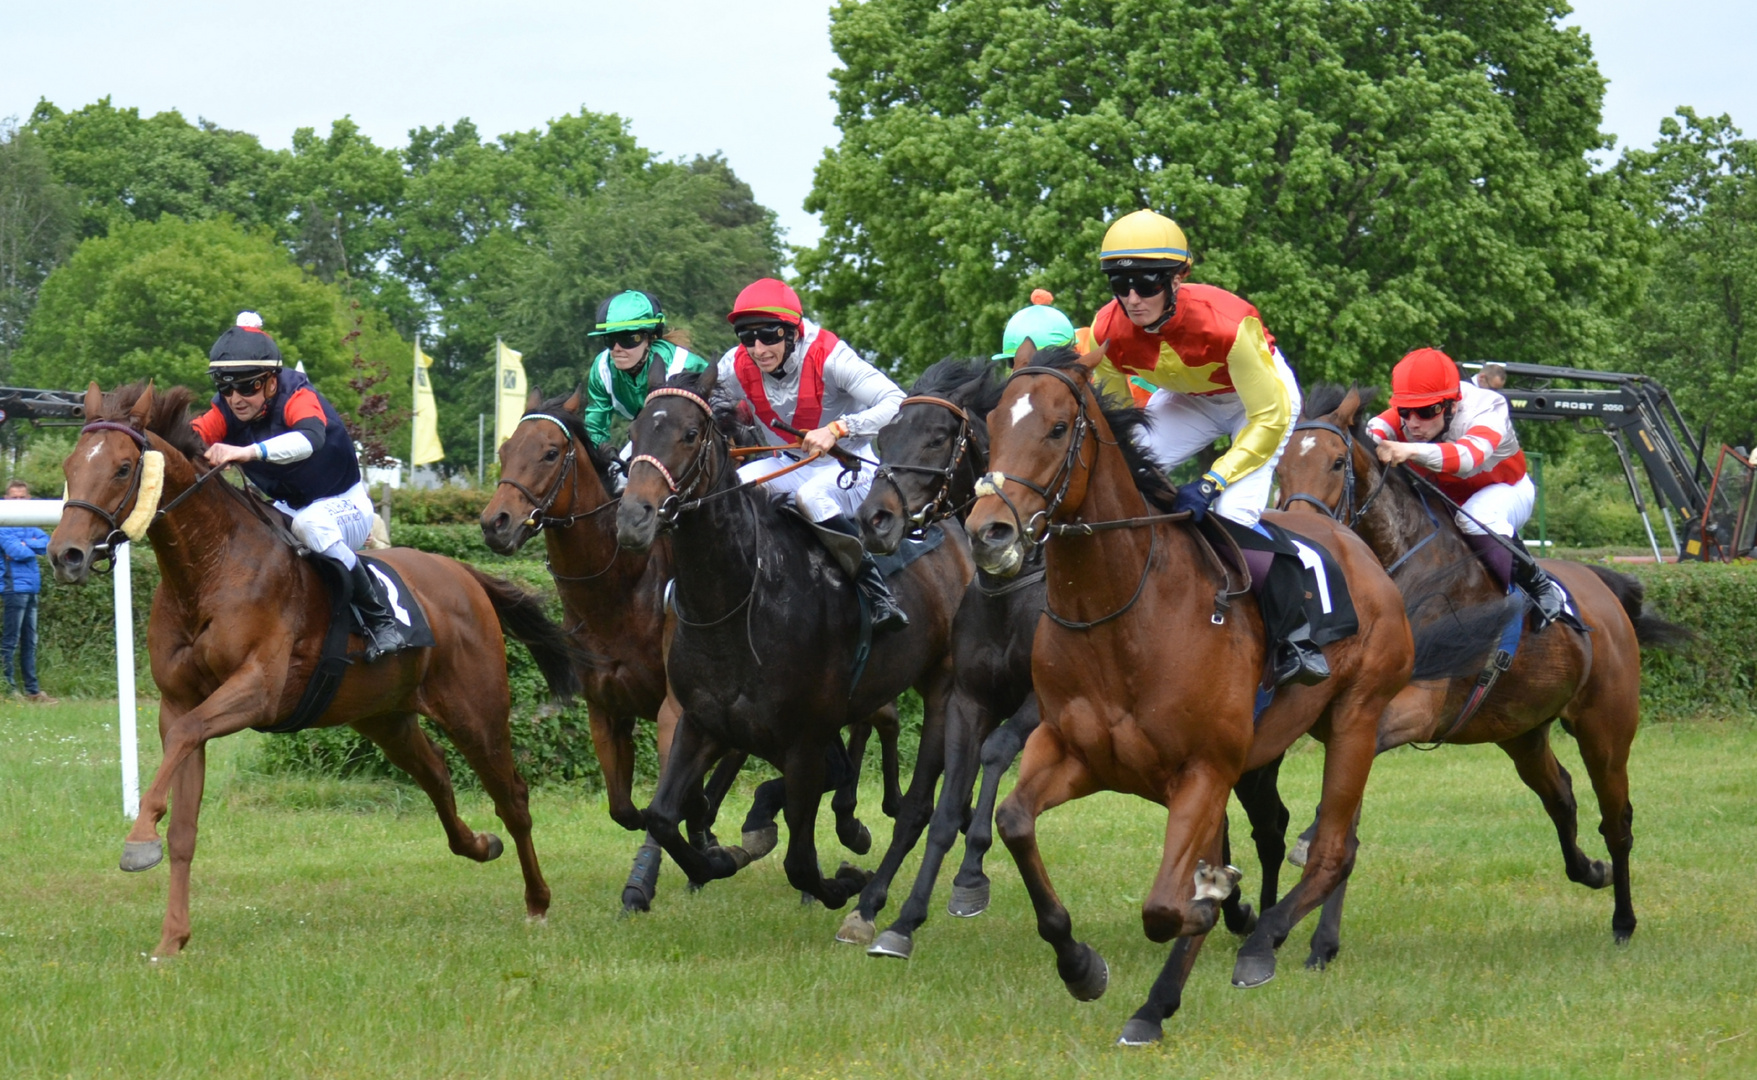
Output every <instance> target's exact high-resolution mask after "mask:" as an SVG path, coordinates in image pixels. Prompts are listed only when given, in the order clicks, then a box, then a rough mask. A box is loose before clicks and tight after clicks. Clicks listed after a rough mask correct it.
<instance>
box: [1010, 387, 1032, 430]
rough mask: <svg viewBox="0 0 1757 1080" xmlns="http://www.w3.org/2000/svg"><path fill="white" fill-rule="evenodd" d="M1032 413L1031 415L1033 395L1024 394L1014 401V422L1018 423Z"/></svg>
mask: <svg viewBox="0 0 1757 1080" xmlns="http://www.w3.org/2000/svg"><path fill="white" fill-rule="evenodd" d="M1030 415H1031V395H1030V394H1024V395H1022V396H1021V397H1020V398H1019V400H1018V401H1015V402H1013V423H1014V424H1017V423H1018V422H1019V421H1021V420H1023V419H1025V418H1026V417H1027V416H1030Z"/></svg>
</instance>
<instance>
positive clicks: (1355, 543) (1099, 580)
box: [968, 346, 1415, 1044]
mask: <svg viewBox="0 0 1757 1080" xmlns="http://www.w3.org/2000/svg"><path fill="white" fill-rule="evenodd" d="M1032 354H1033V350H1031V349H1030V348H1029V346H1028V347H1027V348H1025V349H1021V350H1020V354H1019V360H1018V364H1019V365H1020V366H1016V367H1015V369H1014V372H1013V377H1012V379H1011V381H1010V382H1009V383H1008V385H1007V389H1006V392H1005V394H1004V395H1003V396H1002V398H1001V401H1000V404H999V405H998V406H997V407H996V408H995V410H994V411H993V412H992V413H990V414H989V441H990V445H991V450H990V461H991V468H992V469H993V470H994V471H993V472H991V473H989V474H988V476H987V477H986V478H985V479H984V482H983V485H982V486H981V488H979V491H981V492H986V493H985V494H984V495H983V497H982V498H981V499H979V500H978V501H977V503H976V505H975V507H974V508H973V509H972V511H971V513H970V517H969V523H968V526H969V531H970V536H971V540H972V543H973V545H974V550H975V553H976V558H977V561H978V563H979V565H981V566H982V567H983V568H984V569H986V570H988V571H990V572H991V573H999V574H1003V575H1004V574H1009V573H1012V572H1016V570H1017V569H1018V567H1019V566H1020V565H1021V563H1022V561H1023V558H1024V551H1025V548H1026V546H1027V545H1030V544H1037V543H1042V544H1046V545H1047V560H1048V561H1047V571H1048V581H1049V593H1048V602H1047V605H1046V608H1045V615H1046V618H1044V619H1043V620H1042V621H1041V622H1040V623H1039V624H1038V628H1037V637H1036V641H1035V643H1034V645H1033V649H1032V678H1033V681H1034V683H1035V685H1036V687H1037V694H1038V698H1039V701H1040V703H1041V711H1042V722H1041V724H1040V725H1039V726H1038V728H1037V730H1036V731H1034V732H1032V734H1031V737H1030V739H1029V740H1028V741H1027V742H1026V744H1025V753H1024V757H1023V761H1022V764H1021V766H1020V772H1019V782H1018V786H1017V787H1015V788H1014V789H1013V792H1012V794H1011V795H1009V796H1008V797H1007V800H1006V802H1005V803H1004V804H1002V806H1001V808H1000V810H999V813H998V814H997V815H996V824H997V826H998V828H999V829H1000V832H1001V836H1002V838H1003V839H1004V840H1005V841H1006V845H1007V848H1008V849H1009V850H1010V851H1011V852H1012V853H1013V858H1014V859H1015V860H1016V861H1017V862H1018V865H1019V872H1020V874H1021V876H1023V878H1024V879H1025V887H1026V889H1027V890H1028V891H1029V892H1030V894H1031V902H1032V905H1033V907H1034V908H1035V909H1036V911H1037V929H1038V933H1039V934H1040V935H1042V937H1043V938H1044V940H1046V941H1048V942H1049V943H1050V945H1051V946H1053V947H1054V949H1055V954H1056V969H1057V972H1058V973H1059V974H1060V976H1061V978H1062V980H1063V981H1064V982H1065V983H1066V985H1067V987H1068V990H1069V992H1070V993H1072V994H1073V995H1074V996H1075V997H1076V998H1078V999H1079V1000H1082V1001H1088V1000H1092V999H1094V998H1096V997H1098V996H1099V995H1100V994H1102V993H1103V992H1104V988H1105V985H1106V983H1107V981H1108V978H1109V975H1108V969H1107V968H1106V966H1105V964H1104V961H1103V960H1102V959H1101V958H1100V957H1099V956H1098V954H1097V952H1095V951H1094V950H1093V949H1092V948H1091V946H1089V945H1086V944H1084V943H1081V942H1078V941H1076V940H1075V939H1074V935H1073V925H1072V921H1071V919H1070V917H1069V915H1068V911H1067V909H1066V908H1065V907H1063V906H1062V903H1061V901H1060V899H1058V898H1057V896H1056V894H1055V890H1054V889H1053V888H1052V887H1051V885H1050V881H1049V875H1048V873H1047V871H1046V870H1045V868H1044V865H1043V860H1042V857H1041V856H1040V855H1039V854H1038V850H1037V836H1036V820H1037V818H1038V816H1039V815H1040V814H1042V813H1043V812H1044V811H1046V810H1048V809H1050V808H1051V807H1055V806H1059V805H1061V804H1062V803H1064V802H1067V801H1069V800H1071V799H1078V798H1082V797H1084V796H1086V795H1090V794H1092V793H1093V792H1095V791H1101V790H1110V791H1122V792H1128V793H1131V794H1135V795H1139V796H1140V797H1142V798H1143V799H1147V800H1150V801H1152V802H1155V803H1159V804H1160V805H1162V806H1164V807H1165V808H1166V810H1167V811H1168V820H1167V822H1166V832H1165V850H1164V857H1163V860H1162V862H1161V863H1160V868H1159V873H1158V876H1157V878H1156V879H1155V881H1154V883H1153V886H1152V889H1151V890H1150V892H1149V894H1148V896H1147V899H1146V902H1145V903H1144V904H1143V906H1142V910H1141V920H1142V924H1143V927H1144V929H1145V930H1146V933H1147V936H1148V937H1149V938H1150V939H1152V940H1154V941H1169V940H1171V939H1172V938H1182V939H1184V940H1182V941H1179V942H1178V944H1177V946H1176V947H1174V948H1173V949H1172V951H1171V955H1170V957H1169V958H1168V960H1167V962H1166V966H1165V969H1164V971H1163V973H1162V974H1161V975H1160V977H1159V979H1158V980H1157V981H1156V982H1155V983H1154V986H1153V989H1152V991H1151V993H1150V994H1149V996H1148V998H1147V1001H1146V1003H1145V1004H1143V1005H1142V1006H1141V1008H1140V1009H1139V1010H1138V1011H1137V1012H1136V1013H1135V1015H1134V1016H1133V1017H1132V1018H1131V1019H1130V1020H1129V1022H1128V1024H1127V1025H1126V1026H1125V1027H1124V1028H1123V1033H1122V1039H1121V1040H1120V1041H1122V1042H1124V1043H1128V1044H1136V1043H1142V1042H1150V1041H1153V1040H1156V1039H1158V1038H1159V1037H1160V1035H1161V1032H1162V1025H1163V1021H1164V1019H1165V1018H1166V1017H1168V1016H1170V1015H1171V1013H1172V1012H1173V1011H1174V1010H1175V1009H1176V1008H1177V1005H1178V1002H1179V1000H1180V996H1181V992H1182V986H1183V981H1184V979H1185V977H1186V976H1187V974H1188V972H1189V967H1190V964H1191V963H1192V962H1193V961H1194V959H1195V955H1196V952H1197V950H1198V949H1199V948H1200V945H1201V940H1202V938H1203V937H1204V936H1205V935H1206V934H1207V933H1208V931H1209V930H1210V929H1211V928H1213V926H1214V924H1215V920H1216V918H1217V917H1218V914H1219V904H1220V902H1221V901H1222V900H1224V899H1225V898H1226V896H1227V894H1228V893H1229V892H1230V891H1231V890H1232V888H1233V886H1234V884H1235V883H1236V881H1237V878H1238V871H1237V870H1234V869H1233V868H1231V867H1228V866H1224V865H1223V864H1222V862H1221V848H1222V842H1223V829H1224V826H1225V821H1226V801H1227V795H1228V793H1229V792H1230V791H1231V790H1232V787H1233V785H1234V784H1235V783H1237V781H1238V779H1239V776H1240V775H1241V774H1242V773H1243V772H1244V771H1245V770H1246V769H1249V768H1254V767H1257V766H1260V765H1262V764H1264V763H1266V762H1269V761H1271V760H1273V759H1274V758H1275V757H1276V756H1278V755H1279V754H1281V753H1282V752H1283V751H1285V750H1286V749H1287V747H1288V746H1289V745H1291V744H1292V743H1293V742H1294V740H1296V739H1297V738H1299V736H1300V735H1302V734H1305V733H1307V732H1310V733H1311V734H1312V735H1313V736H1314V737H1316V738H1318V739H1320V740H1321V741H1323V742H1324V744H1325V757H1324V795H1323V805H1322V811H1321V815H1320V819H1319V823H1318V833H1317V838H1316V840H1315V841H1314V843H1313V844H1312V849H1311V855H1310V857H1309V858H1308V859H1307V861H1306V866H1305V872H1304V874H1303V876H1302V877H1301V878H1300V881H1299V883H1298V884H1296V885H1295V886H1294V887H1293V889H1292V890H1291V891H1290V892H1289V893H1288V894H1287V896H1286V897H1285V898H1284V899H1283V900H1282V901H1281V902H1280V903H1278V904H1276V905H1275V906H1274V907H1273V908H1271V909H1269V910H1268V911H1266V912H1264V913H1263V915H1262V917H1261V919H1260V921H1259V922H1258V925H1257V928H1256V930H1255V931H1254V932H1253V933H1252V935H1251V937H1250V938H1249V939H1248V940H1247V941H1246V943H1245V945H1244V946H1243V948H1242V949H1241V950H1240V954H1239V963H1240V965H1241V966H1242V965H1246V964H1247V962H1249V963H1251V964H1254V965H1256V968H1260V967H1261V966H1262V964H1263V963H1264V962H1265V961H1266V962H1267V965H1268V968H1269V970H1271V971H1272V970H1273V965H1274V948H1275V946H1276V945H1278V944H1279V943H1280V942H1281V940H1283V939H1284V938H1285V937H1286V936H1287V933H1288V932H1289V931H1290V930H1291V929H1292V927H1293V926H1294V924H1295V923H1297V922H1298V921H1299V919H1301V918H1302V917H1304V916H1305V914H1306V913H1307V912H1309V911H1310V910H1311V909H1312V908H1314V907H1316V906H1317V905H1318V904H1320V903H1322V902H1323V900H1324V897H1325V895H1326V894H1328V893H1329V892H1330V891H1331V890H1332V889H1334V888H1336V887H1337V886H1338V885H1339V884H1340V883H1341V882H1342V881H1344V880H1345V879H1346V877H1347V875H1348V873H1349V871H1350V869H1351V868H1352V864H1353V850H1352V844H1351V843H1350V827H1351V824H1352V822H1353V820H1354V817H1355V812H1356V810H1357V809H1358V808H1359V806H1360V801H1361V792H1362V789H1363V788H1364V786H1365V784H1366V779H1367V774H1368V772H1369V770H1370V769H1371V767H1372V760H1373V749H1374V739H1375V736H1376V733H1377V731H1378V721H1379V714H1380V713H1381V712H1383V711H1384V708H1385V706H1386V704H1387V703H1389V702H1390V700H1391V698H1392V697H1393V696H1394V695H1395V694H1396V693H1397V692H1398V691H1399V690H1400V689H1402V687H1403V686H1404V684H1405V683H1406V682H1407V681H1408V679H1409V676H1410V672H1411V670H1412V667H1413V658H1414V649H1415V645H1414V643H1413V641H1412V640H1411V637H1410V632H1409V624H1408V621H1407V620H1406V619H1405V617H1404V614H1403V604H1402V599H1401V598H1400V597H1399V596H1398V594H1397V590H1396V588H1395V587H1394V586H1393V585H1392V584H1391V581H1390V579H1389V578H1388V577H1386V576H1385V572H1384V570H1383V569H1381V568H1380V566H1379V564H1378V562H1377V561H1376V560H1375V559H1374V558H1373V554H1372V552H1371V551H1369V550H1368V549H1367V547H1366V545H1365V544H1363V543H1361V542H1360V540H1359V538H1357V537H1355V536H1354V535H1353V534H1352V533H1350V532H1349V531H1348V530H1346V529H1344V528H1342V527H1340V526H1337V525H1334V524H1333V523H1330V522H1326V521H1324V520H1322V519H1317V520H1315V521H1313V523H1312V524H1313V527H1312V528H1310V529H1306V530H1302V531H1303V534H1304V535H1305V536H1308V537H1310V538H1311V539H1313V540H1315V541H1317V542H1318V543H1321V544H1322V545H1324V546H1325V547H1326V548H1328V549H1329V551H1330V552H1331V554H1332V555H1333V556H1334V557H1335V560H1336V562H1337V563H1338V564H1339V565H1340V566H1341V568H1342V570H1343V572H1344V573H1345V574H1346V576H1347V580H1348V587H1349V589H1350V592H1351V594H1352V597H1353V600H1354V604H1355V610H1356V613H1357V615H1358V616H1359V620H1360V627H1361V629H1360V632H1359V633H1357V634H1355V635H1354V636H1352V637H1350V638H1346V639H1344V640H1342V641H1338V642H1336V643H1334V644H1332V645H1329V646H1326V647H1325V649H1324V652H1325V656H1326V658H1327V659H1328V660H1329V663H1330V670H1331V672H1332V674H1331V676H1330V678H1329V679H1327V680H1325V681H1324V682H1322V683H1319V684H1317V685H1315V686H1289V687H1286V688H1284V689H1283V690H1281V691H1280V692H1279V693H1278V694H1277V695H1276V696H1275V699H1274V701H1273V703H1272V704H1271V705H1270V706H1269V707H1268V709H1267V710H1266V711H1264V712H1263V714H1262V716H1261V717H1260V718H1259V719H1258V720H1257V721H1256V723H1255V724H1253V721H1252V713H1253V709H1254V704H1255V698H1256V693H1257V688H1258V685H1259V682H1260V680H1261V678H1262V676H1263V673H1264V649H1265V644H1264V635H1263V624H1262V620H1261V618H1260V616H1259V615H1258V612H1257V607H1256V604H1255V602H1254V601H1253V600H1251V599H1250V598H1249V596H1248V595H1247V596H1242V597H1240V598H1239V599H1238V600H1237V601H1235V602H1233V603H1232V604H1231V606H1230V609H1228V607H1227V606H1226V594H1227V592H1228V585H1227V577H1228V575H1227V574H1226V573H1225V571H1224V570H1222V569H1221V568H1219V567H1218V566H1217V565H1216V564H1215V562H1214V561H1213V559H1212V557H1211V556H1210V555H1209V554H1208V549H1207V548H1206V546H1205V544H1204V542H1203V541H1202V540H1201V539H1200V538H1199V536H1198V534H1197V532H1196V530H1195V529H1192V528H1189V527H1187V526H1186V525H1185V524H1184V523H1183V517H1184V516H1183V515H1170V514H1164V513H1150V510H1151V509H1152V507H1150V505H1149V501H1150V500H1151V502H1152V503H1153V504H1156V505H1157V506H1160V507H1163V506H1168V505H1170V500H1171V496H1172V492H1171V490H1170V488H1169V487H1168V486H1167V485H1166V482H1165V480H1164V477H1163V475H1162V474H1160V473H1159V472H1158V470H1157V469H1155V468H1154V467H1153V466H1152V465H1151V464H1150V463H1148V462H1147V461H1146V460H1145V459H1144V457H1143V456H1142V455H1141V453H1140V452H1139V451H1138V450H1137V449H1136V448H1135V446H1134V444H1133V441H1132V436H1133V433H1134V431H1135V430H1136V429H1137V428H1138V427H1139V426H1140V425H1141V424H1142V423H1143V422H1144V420H1143V416H1142V414H1141V413H1140V412H1139V411H1138V410H1133V409H1108V408H1104V407H1103V406H1102V405H1101V403H1100V401H1099V398H1098V394H1097V392H1096V391H1095V390H1094V389H1093V386H1092V384H1091V381H1090V369H1091V368H1092V367H1093V366H1094V365H1095V364H1096V363H1097V362H1098V360H1099V359H1101V358H1102V354H1101V353H1093V354H1088V355H1086V356H1084V357H1082V356H1078V355H1076V354H1075V353H1074V352H1073V351H1072V350H1070V349H1065V348H1064V349H1051V350H1047V351H1046V352H1043V353H1037V354H1035V356H1033V355H1032ZM1253 970H1255V969H1253ZM1266 977H1267V976H1266V975H1264V976H1262V978H1266ZM1253 979H1254V981H1262V979H1261V978H1255V976H1253ZM1235 981H1238V976H1237V975H1236V974H1235ZM1254 981H1253V982H1252V984H1253V985H1254Z"/></svg>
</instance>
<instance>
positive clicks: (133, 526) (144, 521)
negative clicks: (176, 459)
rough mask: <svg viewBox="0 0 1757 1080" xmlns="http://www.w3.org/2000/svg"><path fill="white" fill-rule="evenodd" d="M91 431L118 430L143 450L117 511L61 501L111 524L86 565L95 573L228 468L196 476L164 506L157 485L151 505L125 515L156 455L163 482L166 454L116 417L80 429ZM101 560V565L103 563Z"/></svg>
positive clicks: (78, 501)
mask: <svg viewBox="0 0 1757 1080" xmlns="http://www.w3.org/2000/svg"><path fill="white" fill-rule="evenodd" d="M92 431H119V432H121V433H122V434H124V435H126V436H128V437H129V438H130V439H132V440H134V445H135V446H136V447H137V448H139V450H140V457H138V458H136V459H135V462H134V468H133V470H132V471H131V475H130V476H129V479H128V490H127V491H125V492H123V493H122V498H121V500H120V501H119V502H117V504H116V508H115V509H114V510H106V509H104V508H103V507H101V506H99V505H97V504H96V503H90V502H87V501H85V500H84V499H63V500H62V501H61V507H62V511H63V512H65V511H67V510H84V511H86V512H87V513H89V514H91V515H93V516H94V517H96V518H97V519H98V520H100V521H102V522H103V523H104V524H106V525H108V526H109V527H110V531H109V532H107V533H105V534H104V538H103V539H102V540H100V541H98V542H97V543H96V544H93V545H92V549H91V550H92V560H91V562H90V563H88V564H87V568H88V569H89V570H90V571H91V572H92V573H94V574H107V573H109V572H110V571H111V570H112V569H114V568H115V556H116V548H117V547H118V546H119V545H120V544H124V543H127V542H129V541H132V540H138V539H140V538H141V537H142V536H144V535H146V531H147V529H149V528H151V527H152V526H153V525H156V524H157V523H158V522H159V520H160V519H161V518H163V517H164V516H165V515H166V514H169V513H170V512H171V511H172V510H175V509H176V508H177V505H178V504H179V503H181V502H182V501H183V500H184V499H187V498H189V496H191V495H193V494H195V492H196V491H197V490H199V489H200V488H201V486H202V485H203V484H205V483H207V482H208V480H209V479H211V478H212V477H214V476H218V475H219V474H220V473H222V472H224V471H225V469H224V468H219V469H209V470H208V471H207V472H204V473H202V474H201V475H199V476H197V477H196V478H195V482H194V483H192V484H190V485H189V486H188V487H186V488H184V489H183V491H182V492H181V493H179V494H178V496H177V497H176V498H175V499H172V500H171V501H170V502H169V503H166V504H165V505H164V506H160V505H158V502H159V496H160V493H161V492H162V491H163V488H162V487H155V489H154V490H153V491H152V492H150V497H151V503H150V504H148V505H145V506H142V505H139V504H137V505H135V506H134V508H133V509H132V510H129V512H128V513H126V514H124V513H123V511H124V510H127V509H128V504H129V503H132V502H136V498H137V496H139V495H140V492H141V484H142V482H143V480H144V479H145V477H146V473H147V469H148V465H149V463H150V462H152V461H153V459H154V458H157V459H158V465H157V468H158V470H159V481H158V483H159V484H162V483H163V477H164V456H163V454H162V453H161V452H160V451H158V450H154V449H153V448H152V444H151V443H150V442H148V441H147V437H146V436H145V435H142V434H141V433H140V432H138V431H136V430H135V429H134V428H133V427H132V426H130V425H128V424H124V423H119V422H118V421H115V420H94V421H92V422H91V423H89V424H86V425H85V426H84V427H82V428H80V429H79V433H80V435H82V436H83V435H85V434H86V433H87V432H92ZM100 563H101V564H102V565H100Z"/></svg>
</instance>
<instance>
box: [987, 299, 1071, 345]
mask: <svg viewBox="0 0 1757 1080" xmlns="http://www.w3.org/2000/svg"><path fill="white" fill-rule="evenodd" d="M1054 303H1055V294H1053V293H1051V292H1050V291H1049V290H1048V289H1032V290H1031V306H1030V307H1023V308H1020V309H1019V310H1018V311H1015V312H1013V317H1012V318H1010V319H1008V320H1007V328H1006V329H1005V330H1004V331H1002V332H1001V351H1000V352H997V353H995V354H994V355H993V356H991V357H989V359H990V360H1011V359H1012V358H1013V355H1014V354H1015V353H1017V352H1018V351H1019V346H1021V345H1023V344H1025V339H1026V338H1030V339H1031V342H1032V344H1034V345H1036V346H1037V347H1038V348H1039V349H1053V348H1055V347H1056V346H1058V345H1073V344H1074V342H1075V334H1076V331H1075V330H1074V321H1073V320H1072V319H1070V318H1068V317H1067V316H1066V315H1064V314H1063V313H1062V312H1061V310H1060V309H1058V308H1055V307H1052V306H1051V305H1052V304H1054ZM1080 351H1081V352H1085V351H1086V350H1085V349H1081V350H1080Z"/></svg>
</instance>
